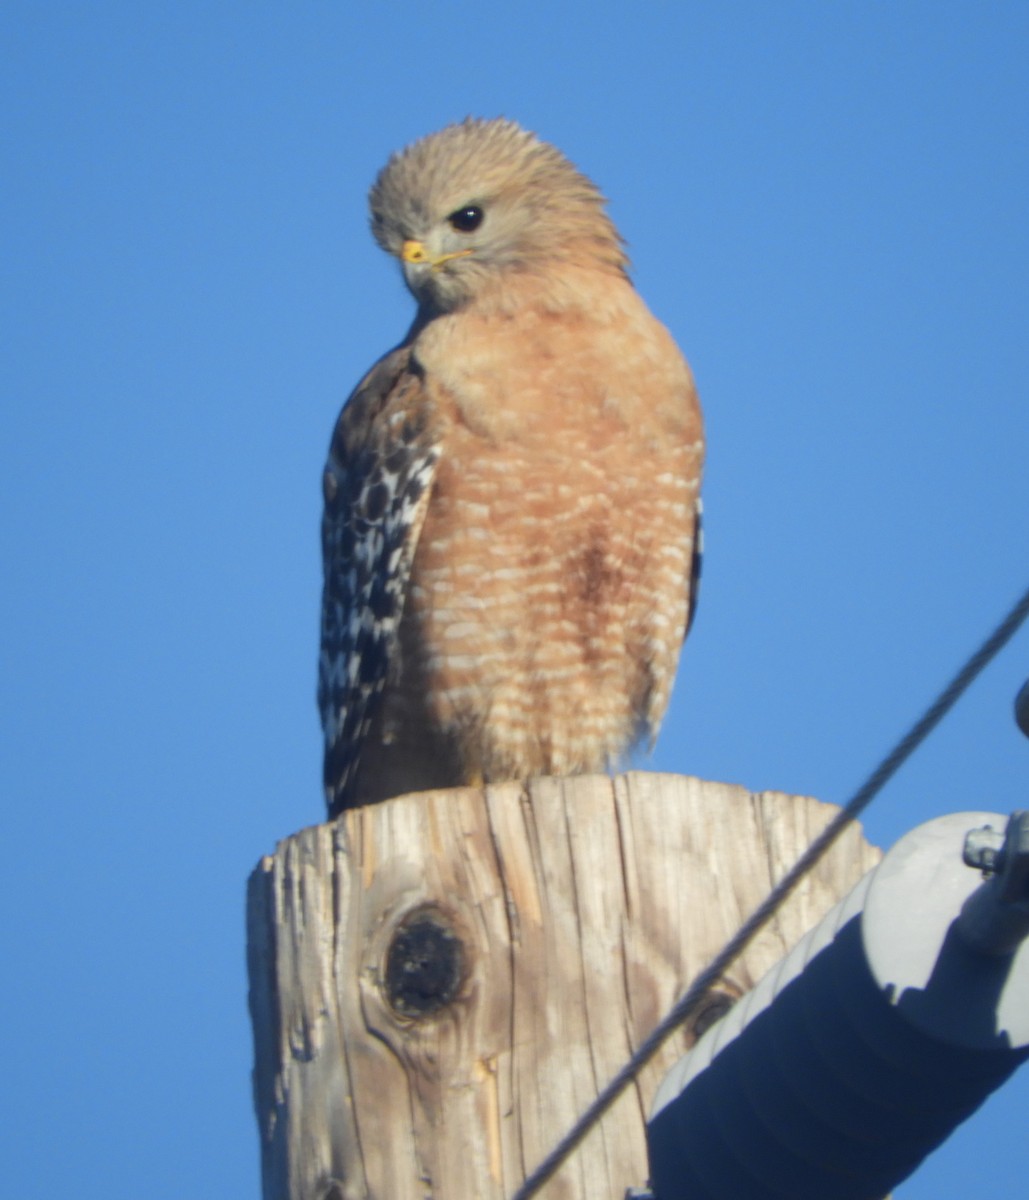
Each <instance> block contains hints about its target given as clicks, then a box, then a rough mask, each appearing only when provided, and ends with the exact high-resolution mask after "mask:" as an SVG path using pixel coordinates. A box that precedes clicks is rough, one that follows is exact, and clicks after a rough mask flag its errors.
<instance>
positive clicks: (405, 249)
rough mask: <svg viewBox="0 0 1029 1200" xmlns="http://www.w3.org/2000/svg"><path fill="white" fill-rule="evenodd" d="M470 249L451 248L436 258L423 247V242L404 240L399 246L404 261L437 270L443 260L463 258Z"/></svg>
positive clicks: (469, 252)
mask: <svg viewBox="0 0 1029 1200" xmlns="http://www.w3.org/2000/svg"><path fill="white" fill-rule="evenodd" d="M471 253H472V251H471V250H453V251H451V253H450V254H440V255H438V256H437V257H436V258H433V257H432V255H431V254H430V253H429V252H428V250H426V249H425V243H424V242H416V241H412V240H409V241H406V242H405V243H404V244H403V246H402V247H401V248H400V257H401V259H402V260H403V261H404V262H406V263H416V264H419V265H425V266H429V267H431V268H432V269H433V270H434V271H437V270H439V268H440V267H442V266H443V264H444V263H445V262H449V261H450V260H451V259H452V258H464V257H465V256H466V255H468V254H471Z"/></svg>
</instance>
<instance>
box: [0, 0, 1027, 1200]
mask: <svg viewBox="0 0 1029 1200" xmlns="http://www.w3.org/2000/svg"><path fill="white" fill-rule="evenodd" d="M0 44H2V46H3V57H4V61H5V67H4V70H3V72H2V74H0V98H2V99H0V104H2V115H3V126H4V130H5V138H4V142H3V147H2V149H0V237H2V238H3V242H4V246H3V253H2V266H0V271H2V279H3V288H2V296H0V304H2V306H3V311H2V321H0V338H2V340H3V344H4V369H3V375H2V379H3V382H2V387H3V400H2V405H0V433H2V438H3V440H2V443H0V445H2V450H0V454H2V461H3V470H2V471H0V502H2V505H3V512H4V514H5V516H4V520H3V522H2V524H0V539H2V541H0V547H2V553H3V562H4V564H5V571H4V577H3V583H2V587H0V607H2V613H3V629H4V636H3V638H2V641H0V656H2V657H0V688H2V691H0V704H2V710H3V728H4V736H3V750H2V753H0V785H2V794H3V805H2V810H0V830H2V834H3V844H4V846H5V848H6V852H7V855H8V861H7V863H6V866H5V869H4V871H3V873H2V884H0V888H2V894H3V906H4V911H5V914H6V916H5V920H4V921H3V923H2V933H0V954H2V958H3V962H4V964H5V977H6V980H7V983H6V986H5V987H4V988H3V989H2V996H0V1025H2V1028H3V1029H4V1031H5V1032H4V1036H3V1056H4V1065H5V1073H6V1079H5V1087H4V1099H3V1101H2V1106H3V1111H2V1119H0V1129H2V1130H3V1133H2V1135H0V1137H2V1142H3V1153H2V1160H3V1162H4V1176H5V1180H6V1182H7V1184H8V1188H9V1190H10V1193H11V1194H12V1195H18V1196H20V1197H26V1198H28V1200H31V1198H32V1197H36V1196H40V1197H43V1196H53V1195H60V1194H72V1193H74V1194H75V1195H76V1196H79V1197H82V1198H83V1200H92V1198H93V1197H101V1196H102V1197H104V1198H105V1200H120V1198H121V1197H125V1198H128V1197H136V1196H138V1195H139V1194H141V1193H145V1194H146V1195H147V1196H148V1197H150V1200H183V1198H186V1197H188V1198H189V1200H205V1198H207V1197H211V1198H212V1200H213V1198H215V1197H217V1198H218V1200H224V1198H225V1197H234V1196H239V1197H252V1196H256V1195H258V1192H259V1184H258V1159H257V1141H256V1133H255V1125H254V1120H253V1116H252V1113H251V1107H250V1091H249V1070H250V1053H251V1047H250V1031H249V1025H248V1018H247V1012H246V1003H245V1000H246V981H245V972H244V944H243V937H244V930H243V894H244V884H245V880H246V876H247V874H248V872H249V871H250V869H251V868H252V866H253V865H254V864H255V863H256V861H257V860H258V858H259V857H260V856H261V855H262V854H263V853H265V852H267V851H269V850H270V849H271V848H272V847H273V846H274V845H275V842H276V840H277V839H279V838H281V837H283V836H286V835H287V834H289V833H291V832H294V831H295V830H297V829H299V828H301V827H302V826H304V825H308V824H311V823H313V822H315V821H317V820H319V819H320V818H321V813H322V801H321V796H320V789H319V769H320V761H319V760H320V748H319V732H318V728H317V721H316V717H315V709H314V668H315V654H316V636H317V633H316V630H317V607H318V595H319V587H320V579H319V575H320V562H319V551H318V519H319V503H320V498H319V479H320V467H321V462H322V459H323V457H324V453H325V449H326V446H327V442H328V437H329V433H330V429H331V425H332V422H333V420H334V418H335V415H336V412H337V410H338V408H339V405H340V403H341V401H342V399H343V398H344V396H345V395H346V393H347V392H348V391H349V389H350V387H351V386H352V385H353V383H354V382H355V381H356V379H357V377H358V376H359V375H360V374H361V373H362V372H363V371H364V369H365V368H366V367H367V366H368V365H369V363H370V362H371V361H372V359H373V358H374V357H376V356H377V355H378V354H379V353H380V352H381V351H383V350H384V349H386V348H387V347H388V346H390V345H391V344H392V343H393V342H395V340H396V339H397V338H398V336H399V335H400V334H401V333H402V332H403V330H404V329H405V328H406V325H407V322H408V320H409V317H410V313H411V305H410V301H409V299H408V298H407V296H406V294H405V293H404V291H403V288H402V286H401V282H400V278H399V273H398V271H397V270H396V268H395V265H394V264H391V263H390V262H389V261H387V259H386V258H385V257H384V256H383V255H382V254H381V252H380V251H378V250H377V249H376V248H375V247H374V245H373V244H372V241H371V239H370V237H369V235H368V231H367V222H366V214H365V207H364V203H365V193H366V190H367V187H368V185H369V183H370V182H371V180H372V178H373V176H374V174H375V172H376V171H377V170H378V168H379V167H380V166H381V165H382V163H383V162H384V161H385V159H386V157H387V156H388V154H389V153H390V152H391V151H392V150H393V149H395V148H397V147H398V146H400V145H403V144H404V143H406V142H408V141H410V140H411V139H413V138H415V137H418V136H420V135H422V134H424V133H426V132H429V131H430V130H432V129H434V128H436V127H438V126H440V125H443V124H446V123H447V122H449V121H452V120H455V119H459V118H461V117H463V116H464V115H466V114H468V113H473V114H476V115H484V116H492V115H496V114H501V113H502V114H505V115H507V116H510V117H514V118H516V119H518V120H519V121H521V122H522V123H523V124H525V125H527V126H528V127H530V128H532V129H534V130H536V131H537V132H538V133H540V134H541V135H542V136H544V137H546V138H547V139H549V140H551V141H553V142H555V143H556V144H557V145H559V146H560V147H561V148H562V149H563V150H564V151H565V152H566V153H567V154H568V155H569V156H570V157H571V158H572V159H573V160H574V161H575V162H576V163H578V164H579V165H580V166H581V167H582V168H583V169H584V170H586V171H587V172H588V173H589V174H591V175H592V176H593V177H594V178H595V179H596V180H597V181H598V183H599V184H600V185H601V187H602V188H603V189H604V191H605V192H606V194H607V195H608V196H609V197H610V200H611V211H612V214H613V216H614V218H615V220H616V222H617V223H618V224H619V226H620V228H621V230H622V232H623V233H624V235H625V236H626V238H627V239H628V242H629V247H630V252H631V254H632V257H633V261H634V266H635V278H636V282H637V284H638V286H639V288H640V290H641V291H642V292H643V294H644V295H645V297H646V298H647V300H648V301H649V303H650V305H651V307H652V308H653V309H654V311H655V312H656V313H657V314H658V315H659V316H660V317H662V319H663V320H664V321H665V322H666V323H667V324H668V325H669V327H670V328H671V329H672V331H673V332H674V334H675V336H676V338H677V339H678V340H679V342H680V344H681V345H682V346H683V348H684V350H685V351H686V353H687V355H688V357H689V358H690V360H691V363H692V365H693V367H694V370H695V373H696V376H697V379H698V383H699V386H700V390H701V395H702V399H703V402H704V405H705V412H706V418H707V429H708V438H709V459H708V470H707V476H706V485H705V502H706V508H707V530H708V538H707V547H708V558H707V563H706V567H705V577H704V587H703V594H702V597H701V605H700V611H699V614H698V618H697V623H696V626H695V628H694V632H693V634H692V636H691V639H690V644H689V647H688V649H687V651H686V653H685V656H684V660H683V665H682V668H681V671H680V676H679V679H678V682H677V686H676V691H675V696H674V699H673V704H672V708H671V711H670V713H669V716H668V719H667V721H666V725H665V729H664V732H663V734H662V738H661V740H660V742H659V745H658V749H657V751H656V753H655V755H654V757H653V760H652V763H651V765H652V766H653V767H654V768H655V769H658V770H666V771H678V772H683V773H690V774H696V775H700V776H703V777H707V778H711V779H721V780H729V781H732V782H739V783H744V784H746V785H748V786H750V787H752V788H755V789H762V788H776V789H781V790H784V791H790V792H806V793H810V794H813V795H817V796H819V797H821V798H822V799H825V800H833V801H842V800H844V799H845V798H846V797H847V795H848V794H849V792H850V791H851V790H853V788H854V787H855V786H856V785H857V784H858V783H859V782H860V781H861V780H862V778H863V777H864V775H865V774H866V773H867V772H868V770H869V769H870V768H871V767H872V766H873V765H874V763H875V761H876V760H877V758H878V757H879V756H880V754H881V753H882V752H883V751H884V750H885V749H887V748H888V746H889V745H890V744H891V743H892V741H893V740H894V739H895V738H896V737H897V736H898V735H899V733H900V732H902V730H903V729H904V728H905V727H906V726H907V725H908V724H909V723H910V721H911V720H912V719H913V718H914V717H915V716H917V715H918V713H919V712H920V710H921V708H922V707H923V706H924V705H925V704H926V703H927V702H928V701H929V699H931V697H932V696H933V695H934V694H935V692H936V690H937V689H938V688H939V687H940V686H941V685H942V683H943V682H944V681H945V679H946V678H947V676H948V675H949V674H950V672H951V671H952V669H953V668H954V667H955V666H956V665H957V663H958V662H959V660H960V659H962V658H963V657H964V656H965V655H966V654H967V653H968V652H969V651H970V650H971V649H972V648H973V647H974V645H975V644H976V643H977V642H978V640H979V639H980V638H981V637H982V636H983V635H984V634H985V633H986V631H987V630H988V629H989V628H991V627H992V626H993V624H995V622H996V621H997V620H999V618H1000V616H1001V615H1002V613H1003V612H1004V611H1005V610H1006V608H1007V607H1008V606H1009V605H1010V604H1011V603H1012V602H1013V601H1014V599H1015V598H1016V597H1017V595H1018V594H1019V593H1020V592H1021V591H1022V590H1023V589H1024V588H1025V587H1026V585H1027V584H1029V553H1027V551H1029V535H1027V522H1026V513H1027V494H1026V486H1027V478H1029V471H1027V459H1029V403H1027V390H1026V380H1027V378H1029V338H1027V328H1029V283H1027V280H1029V229H1027V222H1026V219H1025V218H1026V212H1027V211H1029V161H1027V155H1026V146H1027V145H1029V88H1026V86H1025V81H1026V68H1027V56H1029V6H1026V5H1024V4H1022V3H1000V2H992V3H988V4H984V3H972V2H968V3H951V2H945V0H942V2H941V0H935V2H932V3H929V2H926V3H914V2H898V3H895V4H890V5H881V4H872V3H863V4H862V3H853V2H843V3H834V4H831V5H830V4H821V3H800V2H786V3H781V4H772V3H757V2H754V3H742V2H740V3H737V2H733V0H728V2H720V3H713V2H711V3H700V4H695V3H689V2H683V3H675V4H673V3H645V4H634V5H632V6H630V5H628V4H616V3H604V2H603V0H601V2H599V3H591V4H578V3H574V2H573V3H565V4H553V3H548V4H539V3H534V2H526V0H522V2H520V3H518V4H511V3H507V2H506V0H499V2H496V3H493V4H491V5H480V6H474V5H469V4H468V3H467V2H465V3H460V4H458V3H429V2H425V3H407V4H404V3H373V2H369V3H365V4H360V5H357V4H347V3H344V2H343V0H336V2H334V3H328V2H327V0H323V2H314V0H310V2H308V3H304V4H291V5H286V4H274V3H262V4H254V3H250V4H242V3H238V4H230V3H218V2H215V3H205V4H199V3H195V2H193V0H181V2H179V3H175V4H170V3H157V2H154V3H143V4H140V3H139V2H138V0H137V2H136V3H131V4H130V3H113V2H106V0H97V3H93V4H89V5H83V4H71V3H67V4H59V3H46V2H40V3H27V2H21V0H9V2H8V3H7V4H5V5H4V6H3V8H2V10H0ZM1027 675H1029V632H1027V631H1024V630H1023V632H1022V633H1021V634H1020V635H1019V637H1018V638H1017V639H1016V641H1015V642H1014V643H1013V644H1012V645H1011V646H1010V647H1009V649H1008V650H1007V651H1006V652H1005V654H1004V655H1003V656H1002V657H1001V658H1000V659H999V660H998V661H997V662H996V664H995V665H994V666H993V667H991V668H990V670H989V671H988V672H987V673H986V674H985V675H984V676H983V678H982V679H981V680H980V681H979V682H978V683H977V684H976V686H975V688H974V689H973V691H972V692H971V694H970V695H969V696H968V698H967V699H966V700H965V701H964V702H963V704H962V705H961V706H960V708H959V709H958V710H957V711H956V712H955V713H954V714H953V715H952V716H951V717H950V718H949V719H948V720H947V721H946V722H945V724H944V725H943V727H942V728H941V729H940V731H939V732H938V733H937V734H936V735H935V736H934V738H933V739H932V740H931V742H930V743H929V744H928V745H927V746H926V747H925V748H924V749H923V750H922V751H921V752H920V754H919V755H918V757H917V758H916V759H915V760H914V761H913V762H912V763H911V764H910V765H909V766H908V767H906V768H905V769H904V770H903V771H902V772H901V774H900V775H899V776H898V777H897V778H896V780H895V781H894V782H893V784H892V785H891V786H890V787H889V788H888V789H887V791H886V792H885V793H884V794H883V795H882V796H881V797H880V799H879V800H878V801H877V802H876V803H875V805H874V806H873V807H872V808H871V809H870V810H869V812H868V814H867V817H866V819H865V827H866V830H867V832H868V835H869V837H870V838H871V839H872V840H874V841H876V842H878V843H880V844H882V845H888V844H890V843H891V842H892V841H894V840H895V839H896V838H897V837H898V836H899V835H900V834H901V833H903V832H904V831H905V830H906V829H908V828H910V827H912V826H913V825H915V824H917V823H919V822H920V821H923V820H926V819H928V818H930V817H932V816H933V815H936V814H939V813H943V812H950V811H955V810H960V809H965V808H986V809H996V810H998V811H1001V812H1006V811H1009V810H1010V809H1012V808H1015V807H1017V806H1020V805H1021V806H1025V804H1026V780H1027V775H1029V741H1027V740H1026V739H1025V738H1024V737H1022V736H1021V735H1020V734H1019V733H1018V731H1017V730H1016V728H1015V725H1014V722H1013V720H1012V718H1011V703H1012V699H1013V697H1014V695H1015V692H1016V690H1017V688H1018V686H1019V685H1020V684H1021V683H1022V682H1023V681H1024V680H1025V679H1026V677H1027ZM1027 1074H1029V1072H1025V1073H1024V1074H1023V1076H1022V1077H1016V1078H1015V1080H1014V1081H1013V1082H1012V1083H1010V1084H1009V1085H1008V1086H1007V1088H1006V1089H1004V1090H1003V1091H1002V1092H1001V1093H999V1094H998V1095H997V1096H996V1097H995V1098H994V1099H993V1100H992V1101H991V1102H990V1104H989V1105H988V1106H987V1107H986V1108H985V1109H984V1110H983V1112H982V1113H981V1114H980V1115H979V1116H978V1117H977V1118H976V1120H975V1121H974V1122H973V1123H972V1124H971V1125H970V1126H967V1127H966V1128H965V1129H964V1130H963V1131H962V1133H961V1134H960V1135H959V1136H957V1137H955V1138H954V1139H952V1141H951V1142H950V1143H948V1145H947V1146H946V1147H945V1148H944V1149H943V1150H942V1151H941V1152H939V1153H938V1155H937V1156H936V1157H935V1158H934V1159H932V1160H930V1162H929V1163H927V1164H926V1165H925V1166H924V1167H923V1169H922V1170H921V1171H920V1173H919V1174H918V1175H917V1176H916V1177H915V1178H914V1179H912V1180H911V1181H910V1182H909V1183H907V1184H906V1185H904V1186H903V1187H902V1188H901V1189H900V1190H899V1191H898V1193H897V1195H898V1197H899V1198H900V1200H923V1198H924V1200H928V1198H929V1197H932V1198H934V1200H951V1198H954V1200H957V1198H958V1197H960V1198H961V1200H965V1198H966V1197H968V1196H970V1195H974V1194H977V1193H979V1192H981V1191H982V1186H983V1183H982V1171H983V1163H989V1176H990V1181H991V1189H992V1190H993V1191H994V1193H995V1194H997V1195H1002V1196H1003V1195H1015V1194H1020V1192H1021V1190H1022V1189H1023V1188H1024V1175H1025V1171H1026V1166H1027V1156H1026V1154H1025V1152H1024V1149H1023V1147H1024V1112H1025V1111H1026V1104H1027V1103H1029V1079H1027V1078H1025V1077H1024V1075H1027ZM1016 1181H1017V1182H1016Z"/></svg>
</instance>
